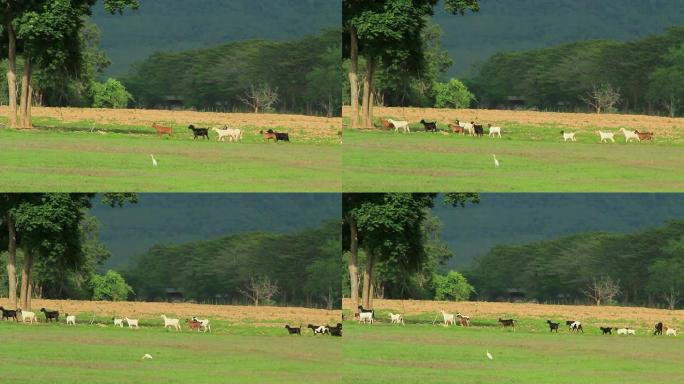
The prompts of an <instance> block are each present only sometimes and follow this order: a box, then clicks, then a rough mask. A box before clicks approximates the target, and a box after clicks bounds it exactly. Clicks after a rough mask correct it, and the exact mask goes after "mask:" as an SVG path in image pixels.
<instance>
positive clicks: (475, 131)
mask: <svg viewBox="0 0 684 384" xmlns="http://www.w3.org/2000/svg"><path fill="white" fill-rule="evenodd" d="M380 123H381V124H382V127H383V128H385V129H388V130H392V129H394V132H399V131H402V132H404V133H411V127H410V124H409V122H408V121H397V120H392V119H380ZM420 124H422V125H423V128H424V129H425V132H444V131H441V130H440V129H439V128H438V127H437V122H436V121H426V120H425V119H423V120H421V121H420ZM487 127H488V129H487V132H486V133H487V135H488V136H489V137H498V138H501V133H502V132H503V130H502V129H501V127H493V126H492V125H491V124H487ZM449 129H450V130H451V132H452V133H456V134H461V135H469V136H476V137H482V136H484V135H485V128H484V125H482V124H476V123H475V122H474V121H471V122H470V123H465V122H462V121H459V120H456V122H455V123H450V124H449ZM445 133H447V132H445ZM619 133H622V134H623V135H624V136H625V142H626V143H629V142H631V141H636V142H642V141H653V132H639V131H638V130H634V131H629V130H627V129H624V128H620V129H619V130H618V131H617V133H616V132H604V131H596V134H597V135H598V137H599V138H600V140H601V143H607V142H608V141H611V142H613V143H615V135H616V134H619ZM560 134H561V135H562V136H563V141H566V142H567V141H571V142H575V141H577V138H576V136H577V132H565V131H561V132H560Z"/></svg>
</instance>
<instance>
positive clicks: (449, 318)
mask: <svg viewBox="0 0 684 384" xmlns="http://www.w3.org/2000/svg"><path fill="white" fill-rule="evenodd" d="M455 317H456V316H455V315H454V314H453V313H446V312H444V311H442V318H444V326H445V327H448V326H449V325H454V324H456V320H455Z"/></svg>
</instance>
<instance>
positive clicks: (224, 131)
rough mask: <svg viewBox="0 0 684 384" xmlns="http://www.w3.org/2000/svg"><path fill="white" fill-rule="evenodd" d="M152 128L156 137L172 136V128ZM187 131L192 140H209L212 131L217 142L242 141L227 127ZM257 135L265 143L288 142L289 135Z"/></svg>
mask: <svg viewBox="0 0 684 384" xmlns="http://www.w3.org/2000/svg"><path fill="white" fill-rule="evenodd" d="M152 128H154V129H155V131H156V132H157V136H164V135H167V136H172V135H173V128H171V127H165V126H163V125H159V124H157V123H153V124H152ZM188 129H189V130H190V131H192V138H193V140H196V139H203V138H204V139H207V140H209V131H210V130H211V131H214V132H216V134H217V140H218V141H226V139H228V142H235V143H237V142H239V141H240V140H242V134H243V131H242V130H241V129H238V128H229V127H228V126H227V125H223V126H220V127H214V128H211V129H209V128H200V127H195V126H194V125H189V126H188ZM259 135H261V137H263V139H264V140H265V141H269V140H273V141H275V142H276V143H277V142H279V141H286V142H289V141H290V134H289V133H285V132H276V131H274V130H273V129H269V130H267V131H264V130H261V131H259Z"/></svg>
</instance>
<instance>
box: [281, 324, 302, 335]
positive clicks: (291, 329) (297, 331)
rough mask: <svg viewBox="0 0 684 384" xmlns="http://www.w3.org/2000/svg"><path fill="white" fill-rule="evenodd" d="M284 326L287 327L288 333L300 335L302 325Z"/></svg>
mask: <svg viewBox="0 0 684 384" xmlns="http://www.w3.org/2000/svg"><path fill="white" fill-rule="evenodd" d="M285 328H287V332H288V333H289V334H290V335H299V336H301V335H302V327H298V328H295V327H290V326H289V325H286V326H285Z"/></svg>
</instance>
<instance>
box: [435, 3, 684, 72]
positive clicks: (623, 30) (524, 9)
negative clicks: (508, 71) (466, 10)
mask: <svg viewBox="0 0 684 384" xmlns="http://www.w3.org/2000/svg"><path fill="white" fill-rule="evenodd" d="M480 5H481V7H480V11H479V12H477V13H475V14H466V15H465V16H464V17H460V16H458V17H456V16H453V15H450V14H448V13H446V12H444V11H443V10H442V9H441V7H437V8H436V9H435V10H436V14H435V17H434V18H433V20H434V22H435V23H437V24H438V25H439V26H441V27H442V29H443V30H444V38H443V40H442V44H443V47H444V49H445V51H446V52H448V54H449V56H450V57H451V58H452V59H453V61H454V65H453V67H451V68H450V69H449V71H448V73H447V75H448V76H459V77H464V76H465V75H466V74H467V73H468V72H469V71H470V70H471V69H472V68H473V65H477V64H478V63H482V62H484V61H486V60H487V59H488V58H489V57H490V56H492V55H494V54H496V53H500V52H513V51H526V50H530V49H537V48H545V47H552V46H556V45H561V44H566V43H573V42H579V41H585V40H606V39H609V40H620V41H627V40H634V39H639V38H642V37H646V36H650V35H655V34H661V33H663V32H665V30H666V28H669V27H673V26H678V25H684V12H682V9H684V1H682V0H648V1H644V0H602V1H591V0H545V1H538V0H517V1H515V2H511V1H508V0H483V1H481V4H480Z"/></svg>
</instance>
